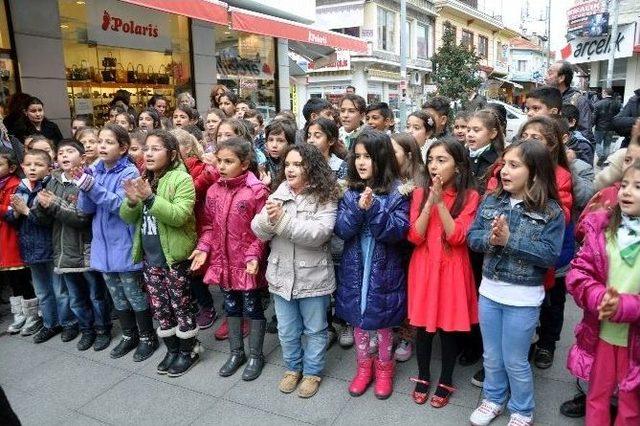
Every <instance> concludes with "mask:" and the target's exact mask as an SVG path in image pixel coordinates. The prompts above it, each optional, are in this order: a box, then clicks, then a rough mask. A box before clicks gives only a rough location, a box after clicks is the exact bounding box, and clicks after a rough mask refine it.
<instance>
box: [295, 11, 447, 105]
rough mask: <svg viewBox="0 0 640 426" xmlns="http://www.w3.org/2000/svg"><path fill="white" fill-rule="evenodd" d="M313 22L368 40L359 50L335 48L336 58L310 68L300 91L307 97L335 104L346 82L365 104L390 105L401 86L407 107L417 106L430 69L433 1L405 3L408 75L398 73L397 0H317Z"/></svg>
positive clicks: (398, 18) (398, 28)
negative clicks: (380, 103)
mask: <svg viewBox="0 0 640 426" xmlns="http://www.w3.org/2000/svg"><path fill="white" fill-rule="evenodd" d="M316 3H317V7H316V24H315V25H317V26H319V27H321V28H324V29H328V30H334V31H339V32H342V33H345V34H349V35H352V36H356V37H359V38H361V39H363V40H364V41H366V42H367V43H368V47H369V49H368V51H367V52H366V53H364V54H361V53H355V52H338V54H339V57H338V60H337V61H336V62H335V63H333V64H330V65H329V66H324V67H322V68H313V66H312V67H311V68H310V69H309V74H308V78H307V84H306V86H305V87H304V88H302V90H305V91H306V94H307V95H308V96H311V97H325V98H327V99H329V100H330V101H332V102H337V100H338V99H339V97H340V96H342V95H343V94H344V93H345V89H346V87H347V86H349V85H350V86H354V87H355V88H356V93H357V94H359V95H361V96H362V97H363V98H365V99H366V100H367V103H373V102H381V101H382V102H387V103H389V105H390V107H391V108H392V109H397V108H398V102H399V100H400V99H401V97H402V90H403V89H404V90H405V94H406V102H407V104H408V106H409V108H410V109H412V108H417V107H418V106H419V105H421V103H422V101H423V100H424V95H425V91H424V88H425V85H426V84H427V83H428V81H429V74H430V73H431V72H432V64H431V60H430V58H431V56H432V55H433V53H434V48H435V43H434V27H435V5H434V3H433V2H432V1H427V0H408V1H407V21H406V23H405V24H404V25H406V27H407V33H408V40H409V43H408V57H407V78H406V80H404V82H403V79H402V77H401V75H400V28H401V22H400V2H399V1H398V0H366V1H365V0H361V1H336V0H317V2H316Z"/></svg>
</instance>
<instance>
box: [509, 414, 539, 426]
mask: <svg viewBox="0 0 640 426" xmlns="http://www.w3.org/2000/svg"><path fill="white" fill-rule="evenodd" d="M532 425H533V417H527V416H523V415H522V414H518V413H513V414H512V415H511V417H509V423H508V424H507V426H532Z"/></svg>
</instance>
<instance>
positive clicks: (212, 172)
mask: <svg viewBox="0 0 640 426" xmlns="http://www.w3.org/2000/svg"><path fill="white" fill-rule="evenodd" d="M184 165H185V166H186V167H187V170H188V171H189V174H190V175H191V178H192V179H193V185H194V187H195V189H196V204H195V206H194V207H193V212H194V214H195V216H196V231H197V233H198V235H202V227H203V226H204V201H205V199H206V198H207V190H208V189H209V187H210V186H211V184H213V183H214V182H215V181H217V180H218V179H219V178H220V174H219V173H218V170H216V168H215V167H213V166H210V165H207V164H205V163H203V162H202V161H200V160H199V159H198V158H197V157H189V158H187V159H186V160H184Z"/></svg>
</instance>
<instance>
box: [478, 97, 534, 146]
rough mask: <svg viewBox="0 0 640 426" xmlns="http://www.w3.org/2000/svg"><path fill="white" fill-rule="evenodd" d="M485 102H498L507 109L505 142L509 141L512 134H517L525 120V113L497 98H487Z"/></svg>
mask: <svg viewBox="0 0 640 426" xmlns="http://www.w3.org/2000/svg"><path fill="white" fill-rule="evenodd" d="M487 102H491V103H494V104H500V105H502V106H503V107H505V109H506V110H507V139H506V141H507V143H509V142H511V140H512V139H513V137H514V136H516V135H517V134H518V131H519V130H520V126H522V125H523V124H524V122H525V121H527V114H526V113H524V112H522V110H520V109H518V108H516V107H514V106H513V105H509V104H507V103H504V102H502V101H499V100H497V99H487Z"/></svg>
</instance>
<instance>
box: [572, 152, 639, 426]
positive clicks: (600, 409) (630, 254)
mask: <svg viewBox="0 0 640 426" xmlns="http://www.w3.org/2000/svg"><path fill="white" fill-rule="evenodd" d="M582 227H583V230H584V233H585V236H584V244H583V246H582V249H581V250H580V251H579V252H578V254H577V256H576V257H575V259H574V260H573V262H572V265H571V271H570V272H569V274H568V275H567V291H568V292H569V293H570V294H571V295H572V296H573V298H574V299H575V301H576V303H577V304H578V306H579V307H581V308H582V309H583V310H584V317H583V319H582V322H581V323H580V324H579V325H578V326H577V327H576V343H575V344H574V345H573V347H572V348H571V351H570V352H569V359H568V361H567V367H568V368H569V370H570V371H571V373H572V374H574V375H575V376H577V377H578V378H581V379H583V380H587V381H588V382H589V392H588V394H587V413H586V414H587V415H586V424H587V425H608V424H611V419H610V413H609V401H610V399H611V396H612V395H613V394H614V392H615V391H616V389H617V390H618V415H617V417H616V419H615V425H616V426H618V425H636V426H637V425H640V256H638V255H639V254H640V161H637V162H635V163H634V164H633V165H631V166H630V167H629V168H628V169H627V170H626V171H625V172H624V175H623V178H622V183H621V185H620V190H619V191H618V203H617V205H616V207H615V208H614V209H613V212H612V213H609V212H607V211H599V212H595V213H592V214H590V215H588V216H587V217H586V218H585V219H584V220H583V225H582Z"/></svg>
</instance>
